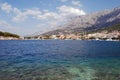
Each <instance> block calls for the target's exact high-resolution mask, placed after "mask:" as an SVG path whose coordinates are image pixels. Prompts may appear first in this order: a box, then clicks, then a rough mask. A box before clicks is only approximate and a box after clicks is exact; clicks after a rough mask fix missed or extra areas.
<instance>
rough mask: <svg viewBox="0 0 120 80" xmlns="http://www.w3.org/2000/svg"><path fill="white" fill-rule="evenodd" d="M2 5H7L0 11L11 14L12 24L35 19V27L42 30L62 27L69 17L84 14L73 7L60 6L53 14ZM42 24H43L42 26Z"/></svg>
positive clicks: (2, 23)
mask: <svg viewBox="0 0 120 80" xmlns="http://www.w3.org/2000/svg"><path fill="white" fill-rule="evenodd" d="M2 5H8V6H9V9H8V10H7V8H4V9H2V7H3V6H2V7H1V9H2V10H3V11H5V12H6V13H12V14H13V16H12V21H13V22H19V23H21V22H24V21H27V20H29V19H35V20H37V21H39V23H38V24H36V27H37V28H38V27H41V29H43V30H45V29H46V30H50V29H55V28H58V26H59V25H61V24H62V25H63V24H64V23H65V22H67V20H69V19H70V18H71V17H75V16H80V15H85V14H86V13H85V12H84V11H83V10H82V9H79V8H75V7H73V6H67V5H62V6H59V7H57V8H56V10H55V12H53V11H49V10H40V9H39V8H30V9H19V8H17V7H12V6H11V5H10V4H8V3H4V4H2ZM43 22H44V24H43ZM0 25H4V26H8V27H9V26H10V25H9V24H7V23H6V22H1V23H0Z"/></svg>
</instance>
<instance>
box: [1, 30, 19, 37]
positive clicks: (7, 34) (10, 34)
mask: <svg viewBox="0 0 120 80" xmlns="http://www.w3.org/2000/svg"><path fill="white" fill-rule="evenodd" d="M0 36H4V37H16V38H19V37H20V36H18V35H16V34H12V33H9V32H1V31H0Z"/></svg>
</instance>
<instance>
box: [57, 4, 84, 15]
mask: <svg viewBox="0 0 120 80" xmlns="http://www.w3.org/2000/svg"><path fill="white" fill-rule="evenodd" d="M58 10H59V13H60V14H61V15H62V16H64V17H71V16H72V17H73V16H79V15H85V14H86V13H85V12H84V11H83V10H81V9H78V8H74V7H71V6H66V5H63V6H60V7H58Z"/></svg>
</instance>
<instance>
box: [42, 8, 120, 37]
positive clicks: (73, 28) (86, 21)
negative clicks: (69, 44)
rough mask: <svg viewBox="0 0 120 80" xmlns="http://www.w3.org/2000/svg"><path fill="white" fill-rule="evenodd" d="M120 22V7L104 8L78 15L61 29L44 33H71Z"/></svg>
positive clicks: (92, 29)
mask: <svg viewBox="0 0 120 80" xmlns="http://www.w3.org/2000/svg"><path fill="white" fill-rule="evenodd" d="M118 23H120V7H117V8H114V9H112V10H104V11H101V12H95V13H91V14H88V15H84V16H77V17H75V18H73V19H71V21H69V22H68V23H66V24H65V25H63V27H62V28H61V29H56V30H53V31H49V32H46V33H43V34H42V35H53V34H71V33H74V34H75V33H81V32H85V31H86V32H88V31H94V30H97V29H101V28H105V27H108V26H113V25H115V24H118Z"/></svg>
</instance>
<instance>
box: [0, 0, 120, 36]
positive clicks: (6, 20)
mask: <svg viewBox="0 0 120 80" xmlns="http://www.w3.org/2000/svg"><path fill="white" fill-rule="evenodd" d="M115 7H120V0H0V31H6V32H12V33H16V34H18V35H21V36H24V35H30V34H33V33H35V32H39V33H43V32H45V31H49V30H53V29H56V28H60V27H61V26H60V25H64V24H65V23H67V22H68V21H69V20H70V18H73V17H75V16H80V15H87V14H89V13H93V12H98V11H102V10H106V9H113V8H115Z"/></svg>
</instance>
